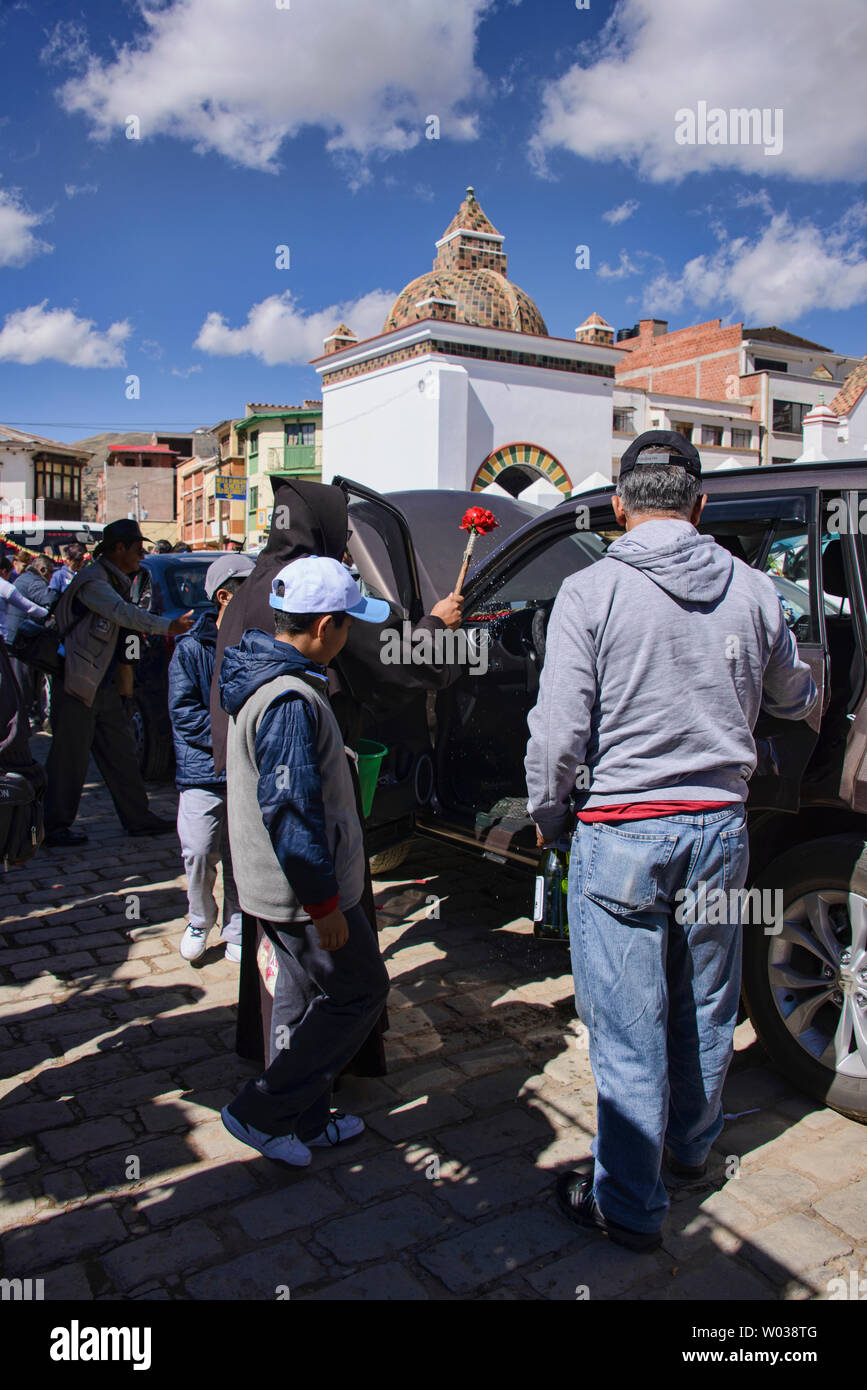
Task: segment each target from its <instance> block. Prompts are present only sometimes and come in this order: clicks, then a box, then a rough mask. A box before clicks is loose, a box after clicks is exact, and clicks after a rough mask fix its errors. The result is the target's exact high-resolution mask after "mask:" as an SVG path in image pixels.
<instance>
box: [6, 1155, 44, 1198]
mask: <svg viewBox="0 0 867 1390" xmlns="http://www.w3.org/2000/svg"><path fill="white" fill-rule="evenodd" d="M38 1167H39V1159H38V1158H37V1157H36V1154H35V1153H34V1152H33V1150H32V1149H9V1150H8V1152H7V1153H5V1154H0V1189H2V1187H5V1186H6V1184H7V1183H11V1182H14V1181H15V1179H16V1178H20V1177H22V1176H23V1175H24V1174H25V1173H32V1172H33V1170H34V1168H38Z"/></svg>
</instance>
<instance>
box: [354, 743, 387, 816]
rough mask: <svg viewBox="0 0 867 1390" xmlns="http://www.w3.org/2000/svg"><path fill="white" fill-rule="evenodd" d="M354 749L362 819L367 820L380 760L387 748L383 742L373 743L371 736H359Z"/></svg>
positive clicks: (377, 778)
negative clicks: (356, 755) (356, 754)
mask: <svg viewBox="0 0 867 1390" xmlns="http://www.w3.org/2000/svg"><path fill="white" fill-rule="evenodd" d="M356 751H357V753H358V782H359V786H360V787H361V809H362V811H363V812H364V819H365V820H367V817H368V816H369V815H370V811H371V807H372V806H373V797H374V794H375V792H376V783H377V781H378V780H379V769H380V768H381V767H382V760H383V758H384V757H385V755H386V753H387V752H388V749H387V748H386V746H385V744H384V743H374V741H373V739H372V738H360V739H359V740H358V748H357V750H356Z"/></svg>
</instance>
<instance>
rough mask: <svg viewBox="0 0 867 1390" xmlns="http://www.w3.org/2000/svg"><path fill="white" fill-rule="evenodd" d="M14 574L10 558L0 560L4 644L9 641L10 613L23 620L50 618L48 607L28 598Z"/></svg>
mask: <svg viewBox="0 0 867 1390" xmlns="http://www.w3.org/2000/svg"><path fill="white" fill-rule="evenodd" d="M14 574H15V571H14V569H13V568H12V562H11V561H10V560H9V559H8V557H4V558H3V559H2V560H0V637H2V639H3V641H4V642H7V640H8V639H7V633H8V625H9V617H10V613H12V612H15V613H20V615H21V619H24V618H36V619H37V620H38V621H39V622H42V621H43V620H44V619H45V618H47V617H48V608H47V606H45V605H44V604H40V603H36V602H34V600H33V599H30V598H28V597H27V595H26V594H25V593H24V592H23V591H22V590H21V589H19V587H18V584H17V583H16V582H15V581H14V580H13V577H12V576H13V575H14ZM17 630H18V622H16V624H15V631H17Z"/></svg>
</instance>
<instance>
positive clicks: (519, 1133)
mask: <svg viewBox="0 0 867 1390" xmlns="http://www.w3.org/2000/svg"><path fill="white" fill-rule="evenodd" d="M551 1134H552V1130H551V1126H550V1124H548V1122H547V1121H546V1120H544V1119H543V1118H542V1117H541V1116H540V1115H539V1114H538V1112H536V1111H532V1112H531V1111H527V1110H519V1109H517V1108H512V1109H509V1110H506V1111H504V1112H502V1113H500V1114H494V1115H487V1116H485V1118H484V1119H481V1120H472V1121H469V1122H468V1123H467V1124H465V1125H461V1126H460V1127H459V1128H453V1129H446V1130H442V1131H441V1132H440V1134H439V1136H438V1138H439V1142H440V1143H441V1144H442V1146H443V1148H444V1149H445V1151H446V1153H449V1154H454V1156H455V1157H456V1158H462V1159H464V1160H468V1159H473V1158H484V1157H486V1156H487V1155H488V1154H494V1153H500V1152H501V1151H502V1150H503V1149H510V1148H516V1147H517V1146H518V1145H519V1144H531V1143H533V1142H536V1143H538V1142H540V1141H541V1140H542V1139H543V1138H544V1137H545V1136H546V1135H551Z"/></svg>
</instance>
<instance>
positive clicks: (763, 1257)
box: [741, 1213, 852, 1284]
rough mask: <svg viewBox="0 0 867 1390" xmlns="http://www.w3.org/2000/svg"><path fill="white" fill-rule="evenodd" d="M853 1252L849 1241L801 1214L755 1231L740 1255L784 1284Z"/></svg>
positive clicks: (765, 1273)
mask: <svg viewBox="0 0 867 1390" xmlns="http://www.w3.org/2000/svg"><path fill="white" fill-rule="evenodd" d="M851 1249H852V1242H851V1241H850V1240H847V1239H846V1238H845V1237H841V1236H839V1235H835V1234H834V1233H833V1232H831V1231H829V1230H827V1229H826V1227H824V1226H823V1225H822V1224H821V1223H820V1222H819V1221H817V1220H815V1219H814V1218H812V1217H809V1216H804V1215H801V1214H800V1213H798V1214H796V1215H794V1216H785V1217H783V1218H782V1219H781V1220H780V1221H774V1222H773V1223H772V1224H771V1225H770V1226H764V1227H763V1228H762V1229H761V1230H760V1231H753V1233H752V1234H751V1236H750V1238H749V1241H748V1242H746V1243H745V1244H744V1246H743V1248H742V1250H741V1254H742V1255H743V1257H744V1259H747V1260H749V1261H750V1263H751V1264H754V1265H755V1266H756V1268H757V1269H758V1270H760V1271H761V1273H762V1274H764V1275H766V1276H767V1278H769V1279H770V1280H772V1282H773V1283H775V1284H785V1282H786V1280H787V1279H790V1278H792V1276H797V1275H798V1274H799V1272H800V1271H802V1270H806V1269H810V1268H812V1267H814V1266H819V1265H825V1264H827V1263H828V1261H829V1260H833V1259H834V1257H835V1256H837V1255H845V1254H848V1252H849V1251H850V1250H851Z"/></svg>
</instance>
